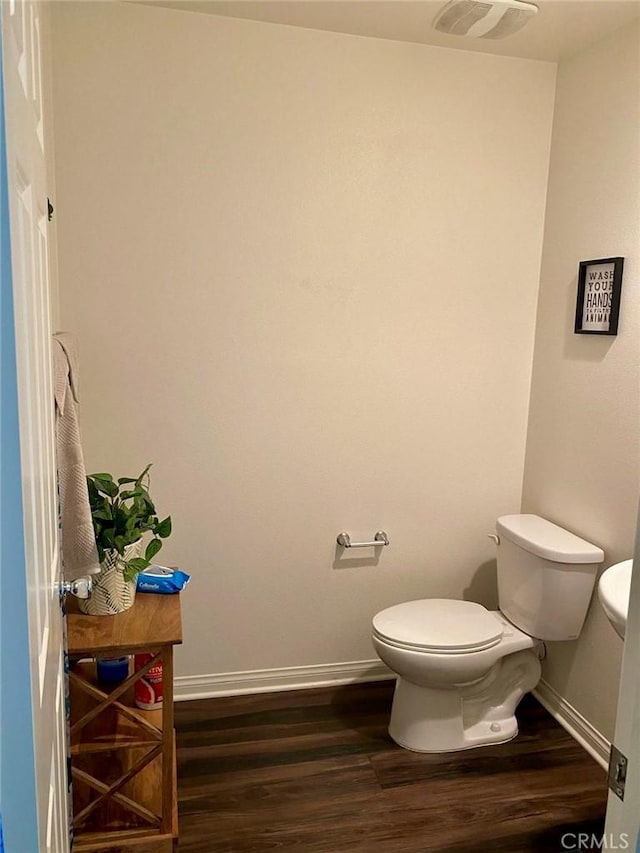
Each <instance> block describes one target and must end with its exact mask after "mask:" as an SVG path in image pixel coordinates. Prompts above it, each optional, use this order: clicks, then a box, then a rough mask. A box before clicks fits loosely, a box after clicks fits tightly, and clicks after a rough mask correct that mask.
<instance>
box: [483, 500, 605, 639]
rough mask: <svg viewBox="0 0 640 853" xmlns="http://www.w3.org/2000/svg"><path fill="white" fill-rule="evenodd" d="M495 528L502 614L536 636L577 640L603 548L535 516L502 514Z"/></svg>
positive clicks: (602, 555) (602, 558)
mask: <svg viewBox="0 0 640 853" xmlns="http://www.w3.org/2000/svg"><path fill="white" fill-rule="evenodd" d="M496 532H497V533H498V536H499V544H498V557H497V559H498V600H499V605H500V610H501V611H502V613H503V614H504V615H505V616H506V617H507V619H509V621H510V622H512V623H513V624H514V625H516V626H517V627H518V628H520V629H521V630H522V631H524V632H525V633H526V634H529V635H530V636H531V637H537V638H538V639H539V640H575V639H576V637H578V636H579V635H580V631H581V630H582V625H583V623H584V620H585V616H586V615H587V609H588V607H589V601H590V600H591V593H592V592H593V586H594V583H595V579H596V572H597V569H598V565H599V564H600V563H602V561H603V560H604V552H603V551H602V550H601V549H600V548H598V547H597V546H596V545H592V544H591V543H590V542H586V541H585V540H584V539H581V538H580V537H579V536H575V535H574V534H573V533H569V531H568V530H564V528H562V527H558V525H556V524H552V523H551V522H550V521H547V520H546V519H544V518H541V517H540V516H539V515H503V516H502V517H501V518H499V519H498V521H497V523H496Z"/></svg>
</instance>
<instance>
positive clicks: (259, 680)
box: [173, 659, 396, 701]
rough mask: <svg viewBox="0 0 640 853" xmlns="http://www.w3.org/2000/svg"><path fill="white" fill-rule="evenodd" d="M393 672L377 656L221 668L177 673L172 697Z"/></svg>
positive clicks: (377, 677)
mask: <svg viewBox="0 0 640 853" xmlns="http://www.w3.org/2000/svg"><path fill="white" fill-rule="evenodd" d="M395 677H396V676H395V673H393V672H391V670H389V669H387V667H386V666H385V665H384V664H383V663H382V662H381V661H379V660H377V659H376V660H356V661H349V662H347V663H327V664H319V665H313V666H289V667H284V668H283V669H255V670H248V671H247V672H222V673H214V674H212V675H180V676H177V677H176V678H175V680H174V688H173V695H174V699H175V700H176V701H180V700H188V699H209V698H212V697H215V696H241V695H243V694H245V693H274V692H276V691H279V690H305V689H308V688H311V687H330V686H333V685H339V684H358V683H359V682H365V681H386V680H387V679H392V678H395Z"/></svg>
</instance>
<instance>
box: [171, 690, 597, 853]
mask: <svg viewBox="0 0 640 853" xmlns="http://www.w3.org/2000/svg"><path fill="white" fill-rule="evenodd" d="M392 693H393V685H392V683H391V682H380V683H377V684H363V685H355V686H349V687H336V688H330V689H329V688H327V689H319V690H304V691H291V692H288V693H270V694H262V695H252V696H236V697H230V698H224V699H207V700H198V701H195V702H179V703H177V704H176V725H177V732H178V789H179V793H178V796H179V810H180V846H179V849H180V853H265V851H270V850H277V851H285V853H286V851H289V850H290V851H292V853H343V851H345V853H346V851H349V853H491V851H496V853H529V852H530V851H535V853H538V851H549V853H564V851H565V850H566V846H565V847H564V848H563V846H562V842H561V837H562V835H563V833H570V832H572V833H577V832H588V833H596V834H601V833H602V821H603V816H604V810H605V803H606V779H605V773H604V771H603V770H602V768H601V767H600V766H599V765H598V764H596V762H595V761H593V760H592V759H591V758H590V757H589V755H588V754H587V753H586V752H585V751H584V750H583V749H582V748H581V747H580V746H579V745H578V744H577V743H576V742H575V741H574V740H573V739H572V738H571V737H570V736H569V735H568V734H567V733H566V732H565V731H564V729H562V728H561V727H560V726H559V725H558V724H557V723H556V722H555V720H553V719H552V717H550V716H549V714H547V712H546V711H544V710H543V709H542V708H541V706H540V705H539V704H538V703H537V702H536V701H535V699H533V697H531V696H527V697H525V699H524V700H523V702H522V703H521V705H520V709H519V720H520V734H519V735H518V737H517V738H516V739H515V740H514V741H511V743H508V744H503V745H501V746H492V747H482V748H480V749H473V750H468V751H465V752H462V753H453V754H452V753H450V754H445V755H420V754H416V753H411V752H407V751H406V750H403V749H400V748H399V747H398V746H396V745H395V744H394V743H393V742H392V741H391V740H390V738H389V736H388V734H387V728H386V727H387V723H388V718H389V709H390V706H391V698H392ZM581 849H582V850H584V849H586V848H581ZM594 849H595V848H594Z"/></svg>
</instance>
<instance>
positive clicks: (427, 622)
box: [373, 598, 503, 653]
mask: <svg viewBox="0 0 640 853" xmlns="http://www.w3.org/2000/svg"><path fill="white" fill-rule="evenodd" d="M373 631H374V634H375V635H377V636H378V637H379V638H380V639H381V640H383V641H385V642H388V643H391V644H392V645H395V646H400V647H402V648H407V649H418V650H422V651H427V650H433V651H434V652H442V653H446V652H470V651H481V650H482V649H488V648H491V646H495V645H496V643H498V642H500V639H501V637H502V632H503V627H502V623H501V622H500V621H499V620H498V619H496V617H495V616H494V615H493V614H492V613H490V612H489V611H488V610H487V609H486V608H484V607H483V606H482V605H481V604H475V603H474V602H472V601H455V600H453V599H449V598H428V599H424V600H421V601H406V602H404V604H395V605H394V606H393V607H387V609H386V610H381V611H380V613H378V614H377V615H376V616H374V617H373Z"/></svg>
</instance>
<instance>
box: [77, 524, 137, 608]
mask: <svg viewBox="0 0 640 853" xmlns="http://www.w3.org/2000/svg"><path fill="white" fill-rule="evenodd" d="M143 548H144V546H143V542H142V540H141V539H139V540H138V541H137V542H134V543H133V545H127V547H126V548H125V549H124V559H125V560H131V559H133V558H134V557H141V556H142V554H143ZM122 561H123V558H122V557H121V556H120V554H118V552H117V551H106V552H105V557H104V560H103V561H102V563H101V568H100V573H99V574H97V575H92V577H91V580H92V581H93V586H92V591H91V598H85V599H82V598H79V599H78V606H79V607H80V610H82V612H83V613H88V614H89V615H90V616H113V614H114V613H122V611H123V610H128V609H129V608H130V607H131V606H132V605H133V602H134V599H135V596H136V581H137V575H136V577H135V578H134V579H133V580H132V581H125V579H124V574H123V571H122Z"/></svg>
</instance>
